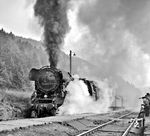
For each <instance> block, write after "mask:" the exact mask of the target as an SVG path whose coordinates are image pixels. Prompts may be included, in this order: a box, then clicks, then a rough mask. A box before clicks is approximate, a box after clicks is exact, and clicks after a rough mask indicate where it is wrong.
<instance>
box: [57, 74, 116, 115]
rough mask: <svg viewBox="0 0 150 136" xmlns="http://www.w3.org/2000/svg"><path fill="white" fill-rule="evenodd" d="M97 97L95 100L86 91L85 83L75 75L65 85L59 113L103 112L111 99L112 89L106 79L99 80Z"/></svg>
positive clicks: (107, 108)
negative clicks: (65, 93) (62, 102)
mask: <svg viewBox="0 0 150 136" xmlns="http://www.w3.org/2000/svg"><path fill="white" fill-rule="evenodd" d="M98 86H99V87H100V90H99V92H98V94H99V99H98V100H97V101H96V100H95V99H94V98H93V97H92V96H90V94H89V92H88V88H87V85H86V84H85V83H84V82H83V81H82V80H79V79H78V78H77V77H75V79H74V81H71V82H70V83H69V85H68V86H67V88H66V90H67V95H66V98H65V101H64V104H63V105H62V106H61V107H60V109H59V114H80V113H105V112H108V110H109V107H110V105H111V103H112V101H113V97H112V96H113V89H112V88H110V87H109V86H108V83H107V81H104V82H102V81H99V84H98Z"/></svg>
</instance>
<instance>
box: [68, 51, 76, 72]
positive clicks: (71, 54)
mask: <svg viewBox="0 0 150 136" xmlns="http://www.w3.org/2000/svg"><path fill="white" fill-rule="evenodd" d="M75 55H76V54H75V53H74V52H72V51H71V50H70V53H69V58H70V75H71V74H72V56H75Z"/></svg>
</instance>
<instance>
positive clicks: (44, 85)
mask: <svg viewBox="0 0 150 136" xmlns="http://www.w3.org/2000/svg"><path fill="white" fill-rule="evenodd" d="M29 79H30V80H31V81H34V82H35V91H34V92H33V94H32V96H31V107H30V116H31V117H42V116H45V115H51V116H55V115H56V112H57V110H58V108H59V107H60V106H61V105H62V104H63V102H64V99H65V96H66V94H67V91H66V87H67V85H68V84H69V82H70V81H72V80H74V79H73V78H72V76H71V75H70V74H69V73H67V72H64V71H61V70H59V69H56V68H51V67H49V66H44V67H42V68H40V69H35V68H32V69H31V71H30V73H29ZM79 80H82V81H83V82H84V83H85V84H86V85H87V88H88V91H89V94H90V95H91V96H92V97H93V99H94V100H97V99H98V98H99V96H98V91H99V89H98V87H96V85H95V84H94V82H93V81H89V80H86V79H85V78H80V79H79Z"/></svg>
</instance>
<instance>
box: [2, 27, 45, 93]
mask: <svg viewBox="0 0 150 136" xmlns="http://www.w3.org/2000/svg"><path fill="white" fill-rule="evenodd" d="M46 56H47V55H46V53H45V51H43V49H42V47H41V43H40V42H37V41H34V40H31V39H25V38H21V37H17V36H15V35H14V34H12V33H6V32H5V31H4V30H3V29H1V30H0V88H7V89H17V90H18V89H21V90H27V88H30V87H31V83H30V81H29V79H28V73H29V71H30V69H31V68H32V67H38V68H39V67H41V66H42V65H45V64H46V63H47V59H45V57H46Z"/></svg>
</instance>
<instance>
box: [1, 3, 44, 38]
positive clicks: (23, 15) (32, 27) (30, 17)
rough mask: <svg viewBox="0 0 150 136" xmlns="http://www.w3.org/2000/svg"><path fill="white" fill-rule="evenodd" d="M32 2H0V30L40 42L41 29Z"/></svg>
mask: <svg viewBox="0 0 150 136" xmlns="http://www.w3.org/2000/svg"><path fill="white" fill-rule="evenodd" d="M33 4H34V0H0V28H4V30H5V31H7V32H10V31H12V32H13V33H14V34H15V35H19V36H22V37H27V38H33V39H37V40H40V37H41V28H40V26H39V25H38V21H37V19H35V18H34V12H33Z"/></svg>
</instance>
